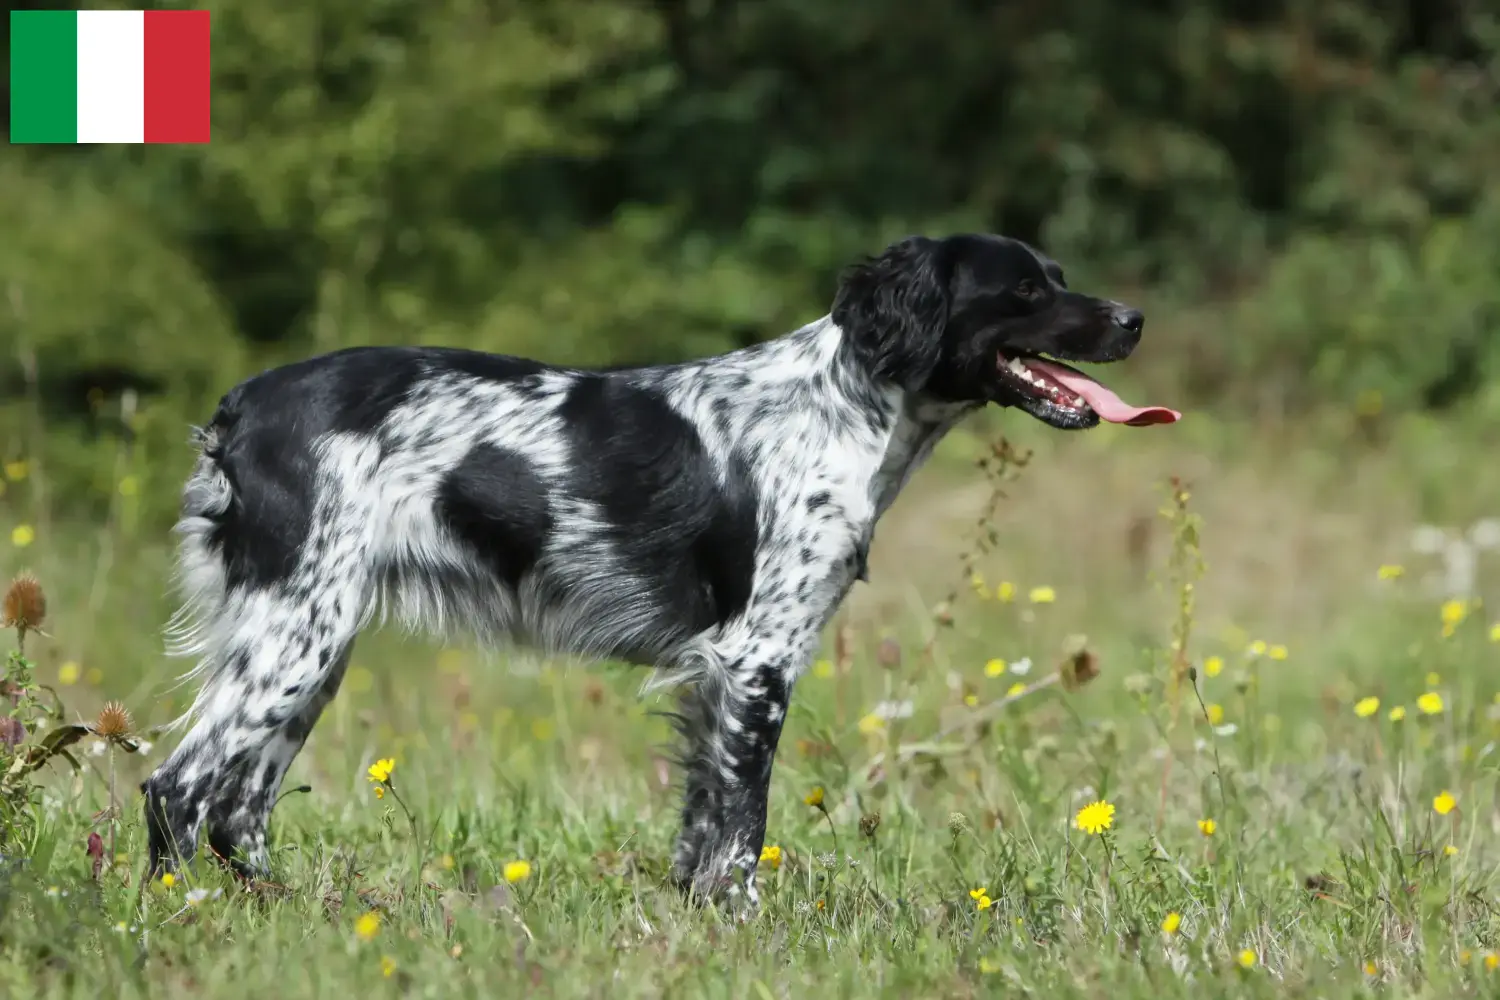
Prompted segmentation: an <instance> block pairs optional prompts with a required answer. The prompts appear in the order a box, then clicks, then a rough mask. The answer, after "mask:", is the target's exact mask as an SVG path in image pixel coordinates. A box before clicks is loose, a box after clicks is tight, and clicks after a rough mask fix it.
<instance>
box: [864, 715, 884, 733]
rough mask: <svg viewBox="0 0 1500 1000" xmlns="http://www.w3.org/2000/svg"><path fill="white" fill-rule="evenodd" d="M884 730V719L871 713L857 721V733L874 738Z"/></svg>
mask: <svg viewBox="0 0 1500 1000" xmlns="http://www.w3.org/2000/svg"><path fill="white" fill-rule="evenodd" d="M884 728H885V719H883V718H881V717H880V716H878V715H876V714H875V713H874V712H871V713H870V714H869V715H866V716H865V717H864V718H862V719H860V720H859V731H860V732H862V733H864V734H865V735H866V736H874V735H875V734H876V733H878V732H880V731H881V730H882V729H884Z"/></svg>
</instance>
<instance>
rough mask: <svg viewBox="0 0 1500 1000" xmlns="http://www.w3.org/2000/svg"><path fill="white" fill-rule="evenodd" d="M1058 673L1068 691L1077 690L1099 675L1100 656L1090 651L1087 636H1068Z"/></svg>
mask: <svg viewBox="0 0 1500 1000" xmlns="http://www.w3.org/2000/svg"><path fill="white" fill-rule="evenodd" d="M1057 673H1058V676H1059V677H1060V679H1061V680H1062V685H1063V688H1064V689H1065V690H1068V691H1077V690H1078V689H1079V688H1081V687H1083V686H1084V685H1085V684H1087V683H1088V682H1089V681H1091V680H1093V679H1094V678H1095V677H1098V676H1099V658H1098V657H1097V656H1095V655H1094V654H1093V653H1092V652H1090V651H1089V648H1088V638H1087V637H1086V636H1081V635H1075V636H1069V637H1068V641H1067V643H1066V645H1065V648H1064V653H1063V661H1062V663H1060V664H1059V665H1058V668H1057Z"/></svg>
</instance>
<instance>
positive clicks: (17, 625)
mask: <svg viewBox="0 0 1500 1000" xmlns="http://www.w3.org/2000/svg"><path fill="white" fill-rule="evenodd" d="M46 620H47V593H46V591H44V590H42V584H41V581H39V580H38V579H37V578H36V577H35V576H32V575H31V574H30V573H20V574H18V575H17V576H16V578H15V579H14V580H12V581H10V586H9V587H7V588H6V589H5V599H4V600H3V601H0V628H13V629H18V630H20V632H21V633H22V634H23V635H24V634H25V633H27V632H35V631H37V630H38V629H40V628H41V627H42V623H43V622H44V621H46Z"/></svg>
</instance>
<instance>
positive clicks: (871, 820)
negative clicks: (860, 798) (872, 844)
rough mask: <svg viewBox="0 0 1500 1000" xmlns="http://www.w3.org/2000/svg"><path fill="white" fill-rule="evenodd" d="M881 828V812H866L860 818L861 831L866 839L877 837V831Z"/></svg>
mask: <svg viewBox="0 0 1500 1000" xmlns="http://www.w3.org/2000/svg"><path fill="white" fill-rule="evenodd" d="M879 829H880V813H878V812H872V813H865V814H864V815H863V816H861V817H860V818H859V832H860V835H861V836H863V837H864V838H865V839H866V840H874V839H875V831H877V830H879Z"/></svg>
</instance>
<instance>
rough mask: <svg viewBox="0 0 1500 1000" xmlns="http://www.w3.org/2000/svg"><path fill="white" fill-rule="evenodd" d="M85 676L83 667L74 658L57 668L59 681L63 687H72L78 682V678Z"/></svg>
mask: <svg viewBox="0 0 1500 1000" xmlns="http://www.w3.org/2000/svg"><path fill="white" fill-rule="evenodd" d="M81 676H83V668H81V667H80V666H79V665H78V664H76V663H74V662H73V661H72V660H68V661H67V662H66V663H64V664H63V665H62V666H60V667H58V668H57V683H59V684H61V685H62V686H63V687H72V686H73V685H74V684H77V683H78V678H79V677H81Z"/></svg>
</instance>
